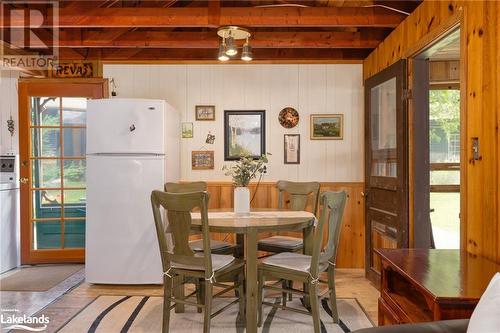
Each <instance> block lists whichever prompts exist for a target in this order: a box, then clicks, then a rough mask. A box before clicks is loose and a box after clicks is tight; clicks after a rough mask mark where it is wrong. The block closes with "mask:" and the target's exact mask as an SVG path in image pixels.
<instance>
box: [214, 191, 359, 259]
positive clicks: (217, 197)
mask: <svg viewBox="0 0 500 333" xmlns="http://www.w3.org/2000/svg"><path fill="white" fill-rule="evenodd" d="M363 189H364V183H321V189H320V191H321V192H323V191H328V190H332V191H340V190H345V191H346V192H347V195H348V199H347V204H346V208H345V211H344V219H343V226H342V233H341V236H340V244H339V248H338V256H337V267H342V268H363V267H364V256H365V236H364V234H365V229H364V225H365V223H364V207H365V206H364V199H363V198H362V196H361V192H362V191H363ZM255 190H256V184H255V183H252V184H250V191H251V193H250V196H251V197H252V196H253V194H254V193H255ZM208 192H209V193H210V205H209V207H210V208H211V209H214V208H231V207H233V185H232V184H231V183H230V182H208ZM252 207H255V208H277V207H278V191H277V189H276V183H274V182H264V183H263V182H261V183H260V184H259V187H258V188H257V193H255V197H254V199H253V201H252ZM308 209H309V210H311V207H308ZM288 234H290V235H297V236H299V235H301V234H300V233H298V234H294V233H292V232H290V233H288ZM270 235H271V233H261V234H260V235H259V237H260V238H264V237H268V236H270ZM214 238H215V239H225V240H230V241H233V242H234V236H233V235H231V234H218V235H215V236H214ZM324 242H326V237H325V239H324Z"/></svg>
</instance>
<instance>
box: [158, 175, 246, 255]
mask: <svg viewBox="0 0 500 333" xmlns="http://www.w3.org/2000/svg"><path fill="white" fill-rule="evenodd" d="M164 189H165V192H170V193H188V192H202V191H206V190H207V183H206V182H203V181H198V182H191V183H165V186H164ZM192 233H193V234H195V233H194V232H192ZM189 246H190V247H191V249H193V251H195V252H203V240H201V239H197V240H192V241H189ZM235 249H236V246H235V245H234V244H232V243H229V242H224V241H218V240H214V239H212V240H210V250H211V251H212V253H214V254H233V253H234V251H235Z"/></svg>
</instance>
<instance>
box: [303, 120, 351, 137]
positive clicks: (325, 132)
mask: <svg viewBox="0 0 500 333" xmlns="http://www.w3.org/2000/svg"><path fill="white" fill-rule="evenodd" d="M343 138H344V115H343V114H312V115H311V140H342V139H343Z"/></svg>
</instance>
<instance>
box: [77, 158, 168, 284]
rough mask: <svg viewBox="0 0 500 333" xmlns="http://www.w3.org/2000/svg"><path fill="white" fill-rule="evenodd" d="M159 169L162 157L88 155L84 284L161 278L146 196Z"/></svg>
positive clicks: (157, 182) (159, 177)
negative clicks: (85, 281)
mask: <svg viewBox="0 0 500 333" xmlns="http://www.w3.org/2000/svg"><path fill="white" fill-rule="evenodd" d="M164 170H165V167H164V159H163V157H142V158H133V157H117V156H89V157H88V158H87V230H86V259H85V260H86V263H85V269H86V271H85V273H86V280H87V282H90V283H110V284H159V283H161V282H162V265H161V260H160V254H159V246H158V240H157V237H156V229H155V226H154V220H153V213H152V210H151V201H150V196H151V191H153V190H161V189H162V188H163V180H164Z"/></svg>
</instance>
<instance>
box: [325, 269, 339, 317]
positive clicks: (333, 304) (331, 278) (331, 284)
mask: <svg viewBox="0 0 500 333" xmlns="http://www.w3.org/2000/svg"><path fill="white" fill-rule="evenodd" d="M328 291H329V294H330V295H329V296H330V308H331V309H332V318H333V322H334V323H335V324H338V323H339V311H338V308H337V294H336V292H335V268H334V267H332V266H331V265H330V267H328Z"/></svg>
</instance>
